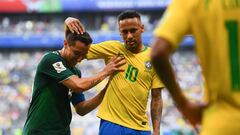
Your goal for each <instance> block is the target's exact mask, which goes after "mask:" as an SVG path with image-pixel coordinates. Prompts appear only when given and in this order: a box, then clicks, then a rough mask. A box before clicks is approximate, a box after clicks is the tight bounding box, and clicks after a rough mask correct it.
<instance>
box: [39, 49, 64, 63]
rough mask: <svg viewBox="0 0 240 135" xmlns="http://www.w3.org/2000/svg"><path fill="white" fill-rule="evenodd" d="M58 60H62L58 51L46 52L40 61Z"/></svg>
mask: <svg viewBox="0 0 240 135" xmlns="http://www.w3.org/2000/svg"><path fill="white" fill-rule="evenodd" d="M59 60H62V57H61V55H60V52H59V51H51V52H46V53H45V54H44V55H43V58H42V61H59Z"/></svg>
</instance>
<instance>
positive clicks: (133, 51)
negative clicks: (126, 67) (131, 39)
mask: <svg viewBox="0 0 240 135" xmlns="http://www.w3.org/2000/svg"><path fill="white" fill-rule="evenodd" d="M144 48H145V47H144V45H143V44H141V45H139V46H138V48H136V49H135V50H132V51H131V52H132V53H140V52H142V51H143V50H144Z"/></svg>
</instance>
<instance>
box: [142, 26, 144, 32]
mask: <svg viewBox="0 0 240 135" xmlns="http://www.w3.org/2000/svg"><path fill="white" fill-rule="evenodd" d="M141 31H142V32H144V24H141Z"/></svg>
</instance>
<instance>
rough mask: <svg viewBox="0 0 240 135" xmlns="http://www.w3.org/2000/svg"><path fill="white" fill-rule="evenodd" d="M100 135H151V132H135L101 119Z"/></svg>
mask: <svg viewBox="0 0 240 135" xmlns="http://www.w3.org/2000/svg"><path fill="white" fill-rule="evenodd" d="M98 135H151V131H142V130H135V129H131V128H127V127H124V126H121V125H118V124H115V123H112V122H109V121H106V120H103V119H101V123H100V128H99V134H98Z"/></svg>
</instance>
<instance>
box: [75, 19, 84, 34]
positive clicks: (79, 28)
mask: <svg viewBox="0 0 240 135" xmlns="http://www.w3.org/2000/svg"><path fill="white" fill-rule="evenodd" d="M76 23H77V25H78V26H79V27H78V30H79V31H80V33H81V34H83V33H84V32H85V31H86V30H85V28H84V26H83V25H82V23H81V22H80V21H77V22H76Z"/></svg>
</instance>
